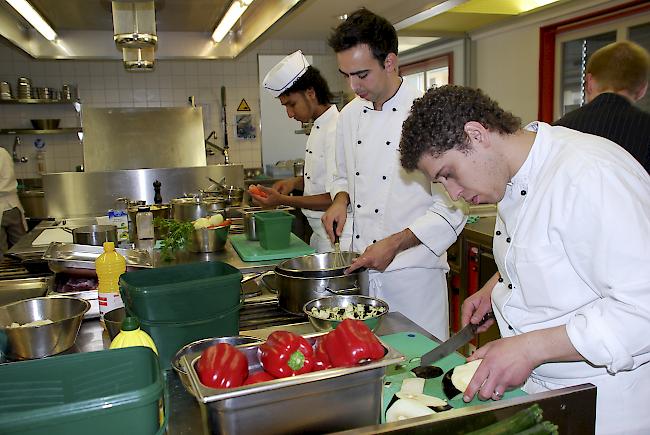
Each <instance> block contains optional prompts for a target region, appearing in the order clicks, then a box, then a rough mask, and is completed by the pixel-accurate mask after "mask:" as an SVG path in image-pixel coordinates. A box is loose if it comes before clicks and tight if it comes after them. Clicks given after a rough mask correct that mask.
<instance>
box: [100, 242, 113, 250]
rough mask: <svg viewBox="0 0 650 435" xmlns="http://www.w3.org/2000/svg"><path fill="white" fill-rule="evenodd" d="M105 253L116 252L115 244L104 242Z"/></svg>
mask: <svg viewBox="0 0 650 435" xmlns="http://www.w3.org/2000/svg"><path fill="white" fill-rule="evenodd" d="M103 246H104V252H111V251H114V250H115V242H104V245H103Z"/></svg>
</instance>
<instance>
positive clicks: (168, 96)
mask: <svg viewBox="0 0 650 435" xmlns="http://www.w3.org/2000/svg"><path fill="white" fill-rule="evenodd" d="M297 49H302V50H303V52H304V53H305V54H309V55H312V56H313V63H314V66H315V67H317V68H319V69H320V70H321V72H322V73H323V75H324V76H325V78H326V79H327V80H328V82H329V84H330V88H331V90H332V91H340V90H344V89H345V87H346V83H345V81H344V80H342V79H341V77H340V74H339V73H338V68H337V65H336V58H335V57H334V55H333V53H332V51H331V49H330V48H329V47H328V46H327V44H326V43H325V42H324V41H302V42H300V41H283V40H270V41H266V42H264V43H262V44H259V46H256V47H255V48H252V49H249V50H248V51H246V52H244V53H243V54H241V55H240V56H239V57H238V58H237V59H235V60H197V61H193V60H157V61H156V64H155V70H154V71H153V72H146V73H128V72H126V71H125V70H124V68H123V66H122V62H121V60H117V59H116V60H108V61H75V60H47V61H46V60H34V59H32V58H30V57H29V56H27V55H25V54H24V53H23V52H22V51H20V50H18V49H16V48H15V47H14V46H13V45H11V44H9V43H7V42H5V41H2V42H0V81H7V82H9V83H10V84H11V87H12V91H13V92H14V93H15V92H16V83H17V81H18V78H19V77H29V78H30V79H31V80H32V86H33V87H53V88H59V89H60V88H61V86H62V85H64V84H73V85H76V86H77V88H78V92H79V97H80V99H81V101H82V104H83V105H84V106H93V107H169V106H183V105H186V104H188V97H189V96H194V97H195V102H196V104H197V105H201V106H202V107H203V116H204V123H203V124H204V130H205V136H207V135H208V133H209V132H210V131H212V130H216V132H217V141H216V142H217V143H219V144H221V143H223V137H222V136H223V134H222V127H221V122H220V121H221V102H220V100H221V86H225V87H226V90H227V93H226V96H227V98H226V100H227V101H226V104H227V110H228V118H227V120H228V124H229V129H228V132H229V134H228V141H229V145H230V147H231V152H230V155H231V160H232V162H233V163H243V164H244V166H245V167H260V166H262V162H261V146H262V144H261V143H260V134H259V125H258V135H257V139H254V140H239V139H236V138H235V136H234V135H233V130H232V124H233V120H234V114H235V111H236V109H237V105H238V104H239V102H240V101H241V99H242V98H244V99H246V102H247V103H248V104H249V105H250V106H251V109H252V114H253V116H254V119H255V122H257V123H259V119H260V109H259V107H260V103H259V78H258V64H257V55H258V54H288V53H291V52H293V51H295V50H297ZM36 118H60V119H61V125H60V127H76V126H79V119H78V117H77V114H76V112H75V110H74V108H73V106H72V105H71V104H61V105H59V104H52V105H31V104H0V129H6V128H32V127H31V124H30V119H36ZM37 138H38V137H37V136H33V135H23V136H21V140H22V144H21V145H20V146H19V147H18V148H17V150H18V154H19V156H25V157H27V158H28V159H29V161H28V162H27V163H16V164H15V171H16V176H17V177H18V178H34V177H38V173H37V169H36V168H37V166H36V149H35V147H34V146H33V144H34V141H35V140H36V139H37ZM40 139H42V140H44V141H45V143H46V147H45V150H46V152H45V157H46V165H47V171H48V172H63V171H74V170H75V167H76V166H78V165H81V164H82V163H83V152H82V145H81V143H80V142H79V140H78V138H77V137H76V135H75V134H59V135H43V136H40ZM13 143H14V136H7V135H0V146H3V147H5V148H7V149H8V150H9V152H11V149H12V146H13ZM221 162H223V157H222V156H220V155H215V156H212V157H209V158H208V163H221Z"/></svg>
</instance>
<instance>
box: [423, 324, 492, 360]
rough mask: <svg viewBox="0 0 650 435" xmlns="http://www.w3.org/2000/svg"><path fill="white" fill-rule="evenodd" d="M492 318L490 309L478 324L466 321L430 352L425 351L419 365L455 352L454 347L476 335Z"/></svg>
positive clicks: (467, 341)
mask: <svg viewBox="0 0 650 435" xmlns="http://www.w3.org/2000/svg"><path fill="white" fill-rule="evenodd" d="M493 318H494V314H493V313H492V312H491V311H490V312H488V313H487V314H485V316H483V318H482V319H481V321H480V322H479V323H478V324H476V325H475V324H473V323H468V324H467V325H465V327H464V328H463V329H461V330H460V331H458V332H457V333H455V334H454V335H452V336H451V337H450V338H449V339H448V340H447V341H445V342H444V343H442V344H441V345H440V346H438V347H436V348H435V349H433V350H432V351H431V352H427V353H425V354H424V355H422V358H421V359H420V365H422V366H424V365H429V364H431V363H432V362H436V361H438V360H439V359H442V358H444V357H446V356H447V355H449V354H451V353H453V352H455V351H456V349H458V348H459V347H461V346H463V345H464V344H467V343H469V341H470V340H471V339H472V338H474V336H475V335H476V330H477V329H478V328H479V327H480V326H481V325H483V324H484V323H485V322H487V321H488V320H489V319H493Z"/></svg>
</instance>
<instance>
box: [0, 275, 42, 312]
mask: <svg viewBox="0 0 650 435" xmlns="http://www.w3.org/2000/svg"><path fill="white" fill-rule="evenodd" d="M53 281H54V276H53V275H50V276H42V277H37V278H16V279H7V280H0V305H5V304H10V303H12V302H18V301H21V300H23V299H30V298H37V297H41V296H45V294H46V293H47V292H48V290H50V289H51V288H52V284H53Z"/></svg>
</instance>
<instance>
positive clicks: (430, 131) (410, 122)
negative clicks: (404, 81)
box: [399, 85, 521, 171]
mask: <svg viewBox="0 0 650 435" xmlns="http://www.w3.org/2000/svg"><path fill="white" fill-rule="evenodd" d="M469 121H476V122H479V123H481V125H483V127H485V128H487V129H488V130H490V131H496V132H498V133H500V134H512V133H515V132H516V131H517V130H518V129H519V128H520V127H521V119H519V118H518V117H516V116H515V115H513V114H512V113H510V112H507V111H505V110H503V109H502V108H501V107H499V105H498V104H497V102H496V101H494V100H492V99H491V98H490V97H488V96H487V95H485V94H484V93H483V92H482V91H481V90H480V89H474V88H470V87H466V86H454V85H445V86H441V87H439V88H432V89H429V90H428V91H427V93H426V94H424V96H423V97H422V98H418V99H416V100H415V101H414V102H413V106H411V113H410V114H409V116H408V118H406V121H404V124H402V139H401V141H400V146H399V148H400V154H401V156H400V161H401V163H402V166H403V167H404V169H406V170H408V171H412V170H414V169H417V165H418V162H419V161H420V158H422V156H423V155H424V154H425V153H428V154H431V155H432V156H434V157H439V156H441V155H442V154H444V153H445V152H447V151H449V150H450V149H452V148H456V149H457V150H459V151H467V150H469V143H470V142H469V138H468V137H467V134H466V133H465V128H464V127H465V124H466V123H467V122H469Z"/></svg>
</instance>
